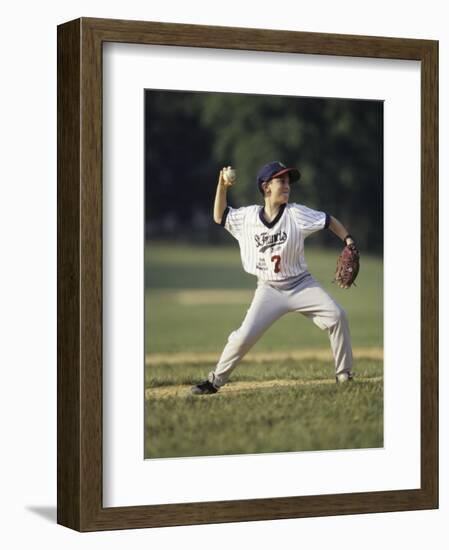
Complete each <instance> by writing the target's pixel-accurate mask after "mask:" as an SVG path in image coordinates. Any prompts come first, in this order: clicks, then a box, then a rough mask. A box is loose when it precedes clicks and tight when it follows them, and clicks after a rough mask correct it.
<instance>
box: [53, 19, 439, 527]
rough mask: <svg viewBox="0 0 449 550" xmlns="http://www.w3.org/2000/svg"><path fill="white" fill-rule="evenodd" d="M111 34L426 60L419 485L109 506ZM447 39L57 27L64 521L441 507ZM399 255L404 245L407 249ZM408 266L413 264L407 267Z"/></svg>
mask: <svg viewBox="0 0 449 550" xmlns="http://www.w3.org/2000/svg"><path fill="white" fill-rule="evenodd" d="M104 42H120V43H134V44H157V45H172V46H189V47H198V48H219V49H220V48H222V49H234V50H251V51H265V52H289V53H302V54H315V55H332V56H352V57H366V58H386V59H401V60H418V61H420V62H421V228H422V231H421V488H420V489H411V490H392V491H380V492H366V493H346V494H327V495H315V496H298V497H282V498H266V499H253V500H240V501H239V500H234V501H219V502H192V503H188V504H161V505H151V506H129V507H114V508H105V507H103V502H102V483H103V481H102V422H103V418H102V357H103V349H102V45H103V43H104ZM437 200H438V42H436V41H432V40H417V39H403V38H380V37H365V36H345V35H334V34H318V33H304V32H291V31H278V30H260V29H246V28H245V29H244V28H226V27H208V26H197V25H181V24H170V23H153V22H141V21H121V20H106V19H91V18H81V19H77V20H75V21H71V22H68V23H65V24H62V25H60V26H59V27H58V472H57V473H58V505H57V507H58V516H57V520H58V523H60V524H61V525H64V526H67V527H70V528H72V529H76V530H78V531H96V530H107V529H127V528H143V527H162V526H174V525H189V524H204V523H222V522H235V521H253V520H273V519H284V518H300V517H317V516H328V515H343V514H359V513H374V512H393V511H401V510H423V509H432V508H437V507H438V265H437V254H438V208H437ZM398 253H400V251H398ZM406 275H407V273H406V272H404V276H406Z"/></svg>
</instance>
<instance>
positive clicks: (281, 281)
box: [192, 162, 358, 395]
mask: <svg viewBox="0 0 449 550" xmlns="http://www.w3.org/2000/svg"><path fill="white" fill-rule="evenodd" d="M300 177H301V176H300V173H299V171H298V170H297V169H296V168H287V167H286V166H284V165H283V164H282V163H280V162H270V163H269V164H267V165H265V166H263V167H262V168H261V170H260V171H259V173H258V175H257V186H258V188H259V190H260V192H261V193H262V195H263V198H264V203H265V204H264V206H259V205H253V206H246V207H243V208H236V209H235V208H231V207H229V206H228V205H227V200H226V195H227V191H228V189H229V187H231V186H232V185H233V183H234V180H235V171H234V170H233V169H232V167H230V166H228V167H225V168H223V169H222V170H221V171H220V175H219V178H218V186H217V192H216V196H215V203H214V220H215V222H216V223H219V224H221V225H222V226H224V228H225V229H227V230H228V231H229V232H230V233H231V235H232V236H233V237H235V238H236V239H237V241H238V243H239V246H240V254H241V259H242V264H243V268H244V270H245V271H246V272H248V273H251V274H252V275H255V276H256V277H257V289H256V292H255V294H254V298H253V301H252V303H251V306H250V308H249V309H248V312H247V314H246V317H245V319H244V321H243V323H242V325H241V326H240V328H239V329H237V330H236V331H234V332H232V333H231V334H230V336H229V338H228V342H227V344H226V346H225V348H224V350H223V352H222V354H221V357H220V359H219V361H218V363H217V365H216V367H215V370H214V371H212V372H210V373H209V376H208V378H207V380H205V381H203V382H200V383H199V384H197V385H196V386H193V387H192V393H193V394H196V395H204V394H214V393H216V392H217V391H218V390H219V389H220V388H221V387H222V386H223V385H224V384H226V382H227V381H228V380H229V376H230V375H231V373H232V371H233V370H234V369H235V367H236V366H237V365H238V363H239V361H240V360H241V359H242V358H243V356H244V355H245V354H246V353H247V352H248V351H249V350H250V349H251V347H252V346H254V344H255V343H256V342H257V341H258V339H259V338H260V337H261V336H262V334H263V333H264V332H265V331H266V330H267V329H268V328H269V327H270V326H271V325H272V324H273V323H274V322H275V321H276V320H277V319H279V318H280V317H281V316H282V315H285V314H286V313H289V312H298V313H302V314H303V315H305V316H306V317H308V318H309V319H311V320H312V321H313V322H314V323H315V325H317V326H318V327H319V328H320V329H322V330H327V331H328V333H329V339H330V344H331V348H332V353H333V356H334V362H335V373H336V381H337V382H347V381H349V380H351V379H352V348H351V338H350V334H349V327H348V319H347V317H346V313H345V311H344V310H343V309H342V307H341V306H340V305H339V304H337V303H336V302H335V301H334V300H333V299H332V298H331V297H330V296H329V294H327V292H326V291H325V290H324V289H323V288H321V286H320V284H319V283H318V282H317V281H316V280H315V279H314V278H313V277H312V275H311V274H310V273H309V272H308V270H307V264H306V262H305V259H304V241H305V239H306V237H308V236H309V235H311V234H312V233H315V231H319V230H320V229H325V228H329V229H330V230H331V231H333V232H334V233H335V234H336V235H337V236H338V237H340V239H342V240H343V241H344V242H345V244H346V245H349V246H350V247H351V248H352V249H354V250H356V248H355V244H354V241H353V239H352V237H351V236H350V235H349V234H348V231H347V230H346V228H345V227H344V226H343V225H342V224H341V223H340V222H339V221H338V220H337V219H335V218H334V217H332V216H330V215H329V214H327V213H325V212H319V211H317V210H312V209H311V208H308V207H307V206H303V205H302V204H295V203H289V202H288V200H289V196H290V186H291V184H292V183H293V182H295V181H298V180H299V179H300ZM357 271H358V268H357ZM354 278H355V277H354ZM337 282H338V284H339V286H340V287H342V288H348V287H349V286H350V284H351V283H348V282H347V281H342V280H341V279H338V280H337Z"/></svg>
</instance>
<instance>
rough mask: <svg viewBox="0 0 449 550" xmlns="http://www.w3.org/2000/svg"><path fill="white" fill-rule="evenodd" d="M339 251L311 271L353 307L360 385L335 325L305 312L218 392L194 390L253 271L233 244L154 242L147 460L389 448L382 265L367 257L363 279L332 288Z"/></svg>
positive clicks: (240, 306)
mask: <svg viewBox="0 0 449 550" xmlns="http://www.w3.org/2000/svg"><path fill="white" fill-rule="evenodd" d="M337 255H338V249H336V250H335V251H321V250H313V249H308V254H307V261H308V265H309V269H310V271H311V272H312V273H313V275H314V276H315V277H316V278H317V279H318V280H319V281H320V283H321V284H322V285H323V287H324V288H326V289H327V290H328V291H329V292H330V293H331V294H332V295H333V296H334V298H335V299H336V300H337V301H338V302H339V303H340V304H341V305H342V306H343V307H344V308H345V309H346V311H347V313H348V316H349V320H350V327H351V333H352V340H353V346H354V350H355V352H357V353H356V357H357V359H356V362H355V367H354V370H355V371H356V373H357V377H356V381H355V382H354V383H352V384H350V385H349V384H348V385H344V386H343V385H340V386H337V385H336V384H335V381H334V375H333V364H332V360H331V357H330V355H329V340H328V336H327V334H326V332H322V331H320V330H319V329H318V328H317V327H316V326H315V325H313V323H311V322H310V321H308V320H307V319H306V318H304V317H303V316H301V315H300V314H290V315H286V316H285V317H283V318H282V319H281V320H279V321H278V322H277V323H276V324H275V325H274V326H272V327H271V328H270V329H269V330H268V331H267V333H266V334H265V335H264V336H263V338H262V339H261V340H260V341H259V342H258V343H257V344H256V346H255V347H254V348H253V350H252V351H251V353H250V354H249V355H248V357H247V359H246V360H245V362H243V363H242V364H241V365H239V367H238V368H237V369H236V370H235V371H234V373H233V375H232V378H231V383H229V384H228V385H227V386H225V387H224V388H222V390H220V392H219V393H218V394H216V395H214V396H205V397H194V396H192V395H190V393H189V387H190V385H191V384H193V383H196V382H197V381H198V380H200V379H202V378H204V376H205V375H206V374H207V373H208V372H209V371H210V370H211V369H212V368H213V366H214V364H215V362H216V361H217V359H218V357H219V355H220V353H221V351H222V349H223V346H224V344H225V342H226V339H227V337H228V335H229V333H230V332H231V331H232V330H235V329H236V328H238V327H239V325H240V323H241V321H242V320H243V317H244V315H245V313H246V310H247V308H248V306H249V304H250V302H251V299H252V295H253V292H254V288H255V282H256V281H255V278H254V277H252V276H250V275H247V274H245V273H244V272H243V270H242V268H241V263H240V256H239V251H238V246H237V243H235V245H234V246H232V247H217V248H214V247H206V246H198V247H196V246H184V245H174V244H170V245H168V244H161V243H158V244H153V243H151V244H150V245H148V246H147V249H146V253H145V332H146V337H145V352H146V368H145V388H146V391H145V399H146V401H145V456H146V457H147V458H156V457H158V458H161V457H179V456H203V455H221V454H240V453H262V452H285V451H304V450H323V449H344V448H367V447H379V446H382V445H383V381H382V378H383V361H382V346H383V341H382V334H383V325H382V306H383V294H382V262H381V260H380V259H379V258H376V257H369V256H368V255H363V254H362V263H361V272H360V275H359V278H358V281H357V282H358V286H357V287H356V288H352V289H350V290H349V291H343V290H341V289H339V288H338V287H335V286H334V285H332V284H331V282H330V281H331V279H332V275H333V271H334V269H335V263H336V257H337Z"/></svg>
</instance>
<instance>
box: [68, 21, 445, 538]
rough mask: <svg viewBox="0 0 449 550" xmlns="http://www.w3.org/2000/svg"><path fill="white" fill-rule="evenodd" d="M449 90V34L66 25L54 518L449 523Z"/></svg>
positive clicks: (85, 522)
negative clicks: (400, 517)
mask: <svg viewBox="0 0 449 550" xmlns="http://www.w3.org/2000/svg"><path fill="white" fill-rule="evenodd" d="M437 91H438V43H437V42H435V41H432V40H415V39H399V38H381V37H363V36H344V35H325V34H317V33H302V32H291V31H275V30H261V29H241V28H225V27H206V26H196V25H179V24H170V23H153V22H141V21H118V20H104V19H90V18H82V19H78V20H76V21H71V22H68V23H65V24H63V25H61V26H59V27H58V522H59V523H60V524H62V525H65V526H67V527H70V528H73V529H76V530H79V531H94V530H105V529H123V528H137V527H160V526H171V525H188V524H201V523H218V522H232V521H252V520H263V519H283V518H299V517H310V516H325V515H339V514H355V513H370V512H380V511H399V510H415V509H431V508H436V507H437V506H438V414H437V411H438V356H437V349H438V346H437V334H438V323H437V316H438V309H437V298H438V281H437V271H438V270H437V250H438V210H437V183H438V169H437V166H438V144H437V136H438V133H437V126H438V125H437V121H438V93H437ZM229 170H231V171H229ZM306 237H307V238H306ZM343 241H344V243H345V244H347V245H349V249H351V250H354V249H355V250H356V251H358V254H359V257H360V271H359V273H358V276H357V278H356V281H355V285H356V286H351V288H341V287H342V286H345V284H342V283H341V280H337V281H335V280H333V279H335V276H334V274H335V264H336V260H337V257H338V256H339V254H340V251H341V249H342V248H343V247H344V246H345V244H344V243H343ZM351 247H352V248H351ZM404 265H407V266H408V268H407V270H406V275H407V276H406V277H405V273H404V271H405V270H404ZM352 267H353V264H351V268H352ZM356 270H357V268H356ZM404 279H405V280H404Z"/></svg>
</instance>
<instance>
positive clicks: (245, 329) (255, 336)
mask: <svg viewBox="0 0 449 550" xmlns="http://www.w3.org/2000/svg"><path fill="white" fill-rule="evenodd" d="M287 311H288V304H287V300H286V299H285V296H284V294H283V293H282V292H280V291H279V290H276V289H274V288H272V287H270V286H268V285H260V286H258V287H257V290H256V292H255V294H254V298H253V301H252V303H251V306H250V307H249V309H248V312H247V314H246V317H245V319H244V321H243V323H242V325H241V327H240V328H239V329H237V330H235V331H234V332H232V333H231V334H230V336H229V338H228V343H227V344H226V346H225V348H224V350H223V352H222V354H221V357H220V360H219V361H218V363H217V366H216V368H215V370H214V371H212V372H211V373H210V374H209V382H211V383H212V384H213V385H214V386H215V387H220V386H223V385H224V384H226V382H227V381H228V379H229V376H230V374H231V372H232V371H233V370H234V368H235V367H236V366H237V364H238V362H239V361H240V360H241V359H242V357H243V356H244V355H245V354H246V353H247V352H248V351H249V350H250V349H251V348H252V346H254V344H255V343H256V342H257V340H259V338H260V337H261V336H262V334H263V333H264V332H265V331H266V330H267V329H268V328H269V327H270V326H271V325H272V324H273V323H274V322H275V321H276V320H277V319H279V318H280V317H281V316H282V315H284V314H285V313H287Z"/></svg>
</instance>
